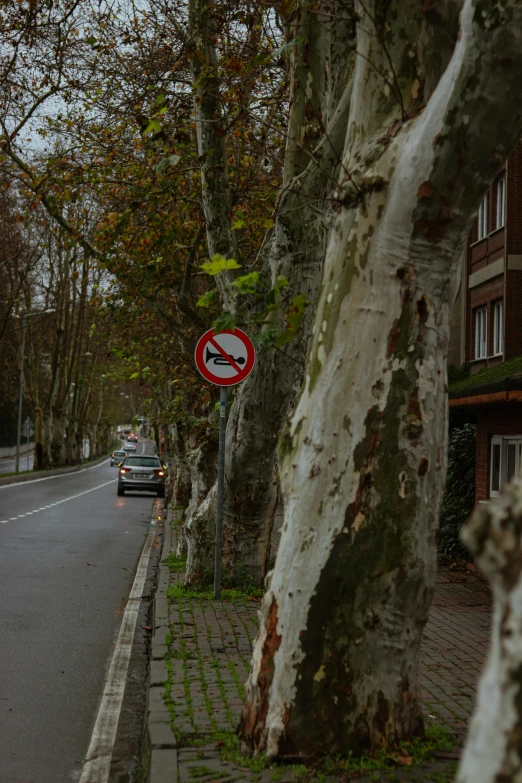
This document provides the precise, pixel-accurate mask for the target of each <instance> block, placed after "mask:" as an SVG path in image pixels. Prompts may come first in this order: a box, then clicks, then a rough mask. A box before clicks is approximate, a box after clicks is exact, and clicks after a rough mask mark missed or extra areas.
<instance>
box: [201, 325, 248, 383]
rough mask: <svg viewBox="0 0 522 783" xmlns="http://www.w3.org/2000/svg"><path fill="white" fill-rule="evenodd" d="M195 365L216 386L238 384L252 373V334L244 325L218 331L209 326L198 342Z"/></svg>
mask: <svg viewBox="0 0 522 783" xmlns="http://www.w3.org/2000/svg"><path fill="white" fill-rule="evenodd" d="M195 358H196V367H197V368H198V370H199V372H200V373H201V375H202V376H203V378H205V380H206V381H210V383H214V384H215V385H216V386H235V385H236V383H241V381H244V380H245V378H246V377H247V376H249V375H250V373H251V372H252V370H253V368H254V362H255V360H256V352H255V349H254V346H253V344H252V340H251V339H250V337H249V336H248V335H247V334H245V332H243V331H242V330H241V329H226V330H225V331H224V332H220V333H219V334H215V332H214V329H209V330H208V332H205V334H204V335H202V337H200V338H199V340H198V344H197V345H196V352H195Z"/></svg>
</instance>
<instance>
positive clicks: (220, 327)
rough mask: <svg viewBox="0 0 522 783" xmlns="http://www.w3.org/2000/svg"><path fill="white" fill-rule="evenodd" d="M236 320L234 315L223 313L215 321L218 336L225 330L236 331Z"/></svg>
mask: <svg viewBox="0 0 522 783" xmlns="http://www.w3.org/2000/svg"><path fill="white" fill-rule="evenodd" d="M235 328H236V318H235V316H234V313H223V314H222V315H220V316H219V318H216V320H215V321H214V331H215V333H216V334H219V333H220V332H224V331H225V329H235Z"/></svg>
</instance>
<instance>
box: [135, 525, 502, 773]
mask: <svg viewBox="0 0 522 783" xmlns="http://www.w3.org/2000/svg"><path fill="white" fill-rule="evenodd" d="M174 513H176V512H174ZM179 531H180V528H179V524H177V523H176V518H174V517H173V513H172V512H169V515H168V521H167V524H166V526H165V543H164V549H163V560H165V559H166V558H168V556H169V553H171V552H172V553H173V555H171V557H170V568H169V566H168V565H166V564H165V563H162V565H161V566H160V574H159V584H158V591H157V594H156V600H155V616H154V635H153V639H152V659H151V665H150V672H149V694H148V705H147V735H146V747H145V751H144V759H145V761H144V767H146V768H147V770H148V777H147V780H148V781H149V783H178V781H179V783H195V782H196V781H200V782H201V783H207V782H208V783H210V781H213V783H220V781H222V782H223V783H225V781H226V783H232V782H233V781H258V782H259V783H268V781H282V782H284V781H288V782H289V783H290V782H291V781H294V783H306V782H307V781H310V783H311V782H312V781H317V783H330V781H332V782H333V781H342V780H348V779H351V778H352V777H353V773H349V772H348V771H344V772H343V771H342V770H340V769H339V766H338V765H336V763H335V762H334V760H332V763H331V765H330V766H331V768H327V769H326V770H325V768H324V766H323V768H322V770H321V771H320V772H315V771H313V770H310V769H306V768H305V767H304V766H293V767H278V766H276V765H273V766H271V767H269V768H266V764H264V762H263V761H262V760H257V761H256V760H253V761H248V760H244V759H243V758H242V757H241V756H240V754H239V753H238V751H237V742H236V740H235V733H234V731H235V727H236V726H237V723H238V721H239V716H240V712H241V706H242V700H243V695H244V692H243V685H244V683H245V681H246V679H247V676H248V671H249V666H250V655H251V649H252V643H253V640H254V639H255V636H256V633H257V607H258V600H257V599H255V600H252V599H249V598H246V597H244V596H242V595H240V594H239V593H236V594H232V595H227V597H226V600H220V601H214V600H211V599H209V598H205V597H202V596H201V595H199V594H195V593H193V594H190V593H189V594H180V591H179V589H177V588H176V585H179V584H181V583H182V580H183V575H182V574H181V573H178V572H177V570H176V569H177V568H180V567H181V564H180V563H177V562H176V561H175V552H176V541H177V536H178V534H179ZM167 590H168V596H169V598H168V600H167ZM489 620H490V596H489V590H488V587H487V585H486V584H485V583H484V582H482V581H481V580H479V579H478V578H477V577H476V576H474V575H468V574H454V573H452V572H450V571H448V570H446V571H442V572H441V573H440V574H439V578H438V584H437V592H436V595H435V600H434V603H433V607H432V611H431V616H430V621H429V623H428V625H427V627H426V630H425V634H424V642H423V648H422V685H423V699H424V704H425V715H426V719H427V722H432V723H439V724H441V725H442V726H444V727H445V728H446V729H447V730H448V731H449V732H451V733H452V734H454V735H455V740H456V741H455V747H454V748H453V750H452V751H450V752H447V753H440V754H438V755H437V756H436V758H435V759H434V760H433V761H430V762H428V763H424V764H422V765H421V766H417V767H401V768H398V769H396V770H395V771H387V772H379V771H371V772H367V773H365V774H363V776H362V777H361V773H359V776H358V777H359V781H360V783H377V781H381V783H385V782H386V783H392V782H393V781H418V782H419V783H420V781H422V782H424V781H428V780H433V781H438V782H439V783H445V782H446V781H447V783H449V781H451V780H452V779H453V775H454V772H455V769H456V764H457V758H458V747H459V745H460V744H461V743H462V740H463V737H464V735H465V732H466V726H467V722H468V720H469V717H470V715H471V712H472V709H473V698H474V692H475V686H476V682H477V680H478V677H479V675H480V670H481V665H482V662H483V659H484V656H485V652H486V650H487V648H488V635H489ZM243 765H244V766H243ZM327 766H328V765H327Z"/></svg>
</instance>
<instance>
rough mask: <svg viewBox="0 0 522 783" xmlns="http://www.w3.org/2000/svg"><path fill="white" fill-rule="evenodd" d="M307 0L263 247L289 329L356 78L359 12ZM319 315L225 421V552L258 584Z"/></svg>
mask: <svg viewBox="0 0 522 783" xmlns="http://www.w3.org/2000/svg"><path fill="white" fill-rule="evenodd" d="M305 5H306V4H299V12H298V14H297V15H296V16H295V17H294V18H293V20H292V24H293V27H292V36H293V37H300V38H301V39H302V41H303V42H302V45H301V47H300V48H299V51H298V52H297V53H295V54H294V55H293V57H292V77H291V84H292V92H291V110H290V121H289V127H288V141H287V150H286V158H285V173H284V186H283V190H282V192H281V195H280V198H279V202H278V205H277V213H276V224H275V227H274V231H273V234H272V237H271V240H270V243H269V247H268V252H267V253H266V255H265V257H266V261H265V271H266V272H267V273H268V274H269V275H270V278H271V283H272V285H273V286H275V285H276V280H277V278H278V276H280V275H283V276H284V277H286V278H287V280H288V281H289V286H288V287H287V288H285V289H284V300H283V307H282V310H281V311H280V312H278V313H277V314H274V318H273V322H272V323H271V324H270V326H271V327H276V328H277V329H280V330H283V329H284V328H285V318H286V314H285V313H286V307H287V306H289V305H290V303H291V301H292V300H293V298H294V297H295V296H296V295H298V294H304V295H306V296H307V298H308V300H309V302H310V303H311V304H312V305H313V306H314V305H315V303H316V302H317V298H318V293H319V286H320V281H321V274H322V264H323V259H324V250H325V239H326V226H327V223H328V217H329V211H330V208H329V201H328V199H329V196H330V194H331V191H332V188H333V184H334V183H335V172H336V170H337V167H338V165H339V159H340V155H341V152H342V147H343V143H344V136H345V132H346V122H347V110H348V106H349V96H350V92H351V87H350V86H348V87H346V88H344V89H343V87H344V83H345V81H346V78H347V70H348V67H347V63H346V52H347V51H349V50H350V40H351V38H350V33H351V29H352V24H353V23H352V17H351V16H350V15H349V14H348V12H347V15H346V18H345V19H344V21H341V22H339V21H337V22H335V23H333V22H332V17H331V15H326V16H323V15H322V14H321V13H319V12H314V13H312V12H310V11H308V10H303V6H305ZM345 5H347V8H350V7H351V6H350V4H345ZM343 47H344V48H343ZM323 123H325V124H326V125H327V131H326V132H325V130H324V125H323ZM318 138H319V139H320V141H319V142H318ZM312 323H313V307H311V308H310V312H309V314H308V315H307V317H306V318H305V320H304V322H303V325H302V328H301V331H300V334H299V335H298V337H296V338H295V339H294V340H293V341H292V342H291V343H289V344H287V345H285V347H284V350H283V351H274V350H270V349H259V350H258V355H257V359H256V366H255V368H254V371H253V372H252V374H251V375H250V376H249V378H248V379H247V380H246V381H245V383H243V384H242V385H241V387H240V388H239V390H238V393H237V397H236V399H235V401H234V404H233V406H232V410H231V414H230V418H229V421H228V424H227V443H226V458H225V459H226V461H225V500H224V528H223V536H224V542H223V561H224V565H225V567H227V568H229V569H230V570H231V571H232V572H233V571H234V570H235V568H236V567H237V566H238V565H240V566H242V567H244V568H246V569H247V571H248V572H249V573H250V575H251V576H252V578H253V580H254V581H255V582H256V583H258V584H260V583H261V582H262V580H263V578H264V576H265V573H266V563H267V558H268V550H269V543H270V531H271V525H272V520H273V516H274V511H275V507H276V503H277V496H278V486H277V480H276V474H277V442H278V437H279V433H280V430H281V425H282V423H283V421H284V419H285V416H286V415H287V414H288V412H289V409H290V407H291V406H292V404H293V403H294V402H295V399H296V395H297V392H298V389H299V386H300V384H301V381H302V377H303V372H304V360H305V356H306V350H307V345H308V340H309V337H310V333H311V327H312ZM215 500H216V488H215V487H213V489H212V492H211V494H210V495H209V497H208V498H207V499H206V500H205V502H204V503H202V504H201V506H200V507H199V508H198V511H197V513H196V514H193V515H192V516H191V517H190V518H189V520H188V524H187V534H188V542H189V547H188V552H189V557H188V562H187V581H189V582H190V581H192V579H193V578H194V575H195V574H196V573H197V572H199V571H200V570H201V567H202V564H203V563H205V564H207V565H210V563H211V561H212V544H211V542H212V541H213V536H214V532H213V531H214V525H215V513H216V508H215ZM209 545H210V549H209V550H207V549H206V547H207V546H209Z"/></svg>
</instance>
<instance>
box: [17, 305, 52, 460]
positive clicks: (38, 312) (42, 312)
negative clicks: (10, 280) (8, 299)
mask: <svg viewBox="0 0 522 783" xmlns="http://www.w3.org/2000/svg"><path fill="white" fill-rule="evenodd" d="M54 312H56V310H55V309H54V308H52V309H49V310H36V311H35V312H33V313H24V314H23V315H22V316H21V318H22V326H21V329H22V360H21V362H20V394H19V397H18V426H17V431H16V461H15V472H16V473H18V472H19V470H20V441H21V438H22V406H23V400H24V360H25V327H26V319H27V318H30V317H31V316H33V315H46V314H47V313H54ZM15 317H17V318H18V317H20V316H15Z"/></svg>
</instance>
